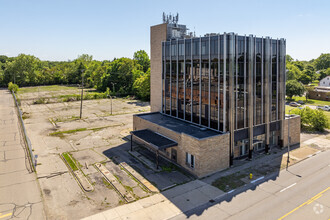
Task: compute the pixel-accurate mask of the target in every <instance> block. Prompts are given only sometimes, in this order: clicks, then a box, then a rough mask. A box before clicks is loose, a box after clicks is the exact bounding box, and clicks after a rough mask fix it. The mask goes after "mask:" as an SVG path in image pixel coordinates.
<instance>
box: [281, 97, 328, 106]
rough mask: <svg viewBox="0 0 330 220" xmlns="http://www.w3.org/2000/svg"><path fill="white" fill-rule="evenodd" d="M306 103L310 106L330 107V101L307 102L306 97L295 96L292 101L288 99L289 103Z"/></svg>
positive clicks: (314, 100) (315, 100)
mask: <svg viewBox="0 0 330 220" xmlns="http://www.w3.org/2000/svg"><path fill="white" fill-rule="evenodd" d="M300 100H302V101H304V103H305V104H308V105H316V106H318V105H330V101H322V100H317V99H308V101H307V102H306V98H305V96H301V97H300V96H293V97H292V99H290V100H289V99H287V101H289V102H297V101H300Z"/></svg>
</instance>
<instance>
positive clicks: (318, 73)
mask: <svg viewBox="0 0 330 220" xmlns="http://www.w3.org/2000/svg"><path fill="white" fill-rule="evenodd" d="M286 69H287V73H286V74H287V84H286V88H287V90H286V91H287V96H288V97H289V98H292V96H295V95H296V96H301V95H303V94H304V92H305V91H306V90H307V91H308V88H307V87H304V85H308V84H309V83H311V82H314V81H315V80H320V79H322V78H324V77H325V76H328V75H330V54H321V55H320V56H319V57H318V58H317V59H313V60H310V61H298V60H294V59H293V58H292V57H291V56H290V55H287V56H286ZM82 74H83V75H84V79H85V80H84V84H85V85H86V86H88V87H91V88H95V89H97V90H98V91H102V92H105V91H106V90H107V88H109V90H110V92H111V94H114V95H119V96H126V95H135V96H137V97H138V98H141V99H144V100H149V97H150V59H149V56H148V54H147V53H146V52H145V51H144V50H140V51H137V52H135V53H134V56H133V59H130V58H124V57H123V58H119V59H114V60H112V61H109V60H104V61H97V60H93V56H91V55H88V54H83V55H81V56H78V58H77V59H75V60H73V61H41V60H40V59H38V58H37V57H35V56H32V55H26V54H20V55H18V56H17V57H7V56H0V86H7V85H8V83H9V82H13V83H15V84H17V85H19V86H20V87H22V86H37V85H55V84H81V80H82ZM306 88H307V89H306Z"/></svg>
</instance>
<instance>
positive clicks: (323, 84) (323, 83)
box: [319, 76, 330, 87]
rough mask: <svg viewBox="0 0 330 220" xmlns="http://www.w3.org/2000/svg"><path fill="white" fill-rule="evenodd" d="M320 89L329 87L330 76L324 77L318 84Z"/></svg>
mask: <svg viewBox="0 0 330 220" xmlns="http://www.w3.org/2000/svg"><path fill="white" fill-rule="evenodd" d="M319 86H320V87H330V76H326V77H325V78H323V79H321V80H320V82H319Z"/></svg>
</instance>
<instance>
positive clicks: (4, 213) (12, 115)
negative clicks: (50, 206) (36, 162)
mask: <svg viewBox="0 0 330 220" xmlns="http://www.w3.org/2000/svg"><path fill="white" fill-rule="evenodd" d="M24 146H25V145H24V142H23V139H22V136H21V131H20V125H19V121H18V117H17V109H16V107H15V104H14V100H13V97H12V95H11V93H10V92H9V91H8V90H0V219H1V220H5V219H11V218H20V219H46V217H45V215H44V209H43V203H42V196H41V192H40V189H39V184H38V182H37V180H36V174H35V173H31V172H29V170H30V169H29V166H30V165H29V162H28V159H27V156H26V153H25V150H24Z"/></svg>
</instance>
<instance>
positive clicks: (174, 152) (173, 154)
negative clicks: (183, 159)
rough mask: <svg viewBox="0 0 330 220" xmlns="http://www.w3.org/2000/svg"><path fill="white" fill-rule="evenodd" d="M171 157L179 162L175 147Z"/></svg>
mask: <svg viewBox="0 0 330 220" xmlns="http://www.w3.org/2000/svg"><path fill="white" fill-rule="evenodd" d="M171 159H172V160H173V161H174V162H177V151H176V150H175V149H174V148H172V149H171Z"/></svg>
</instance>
